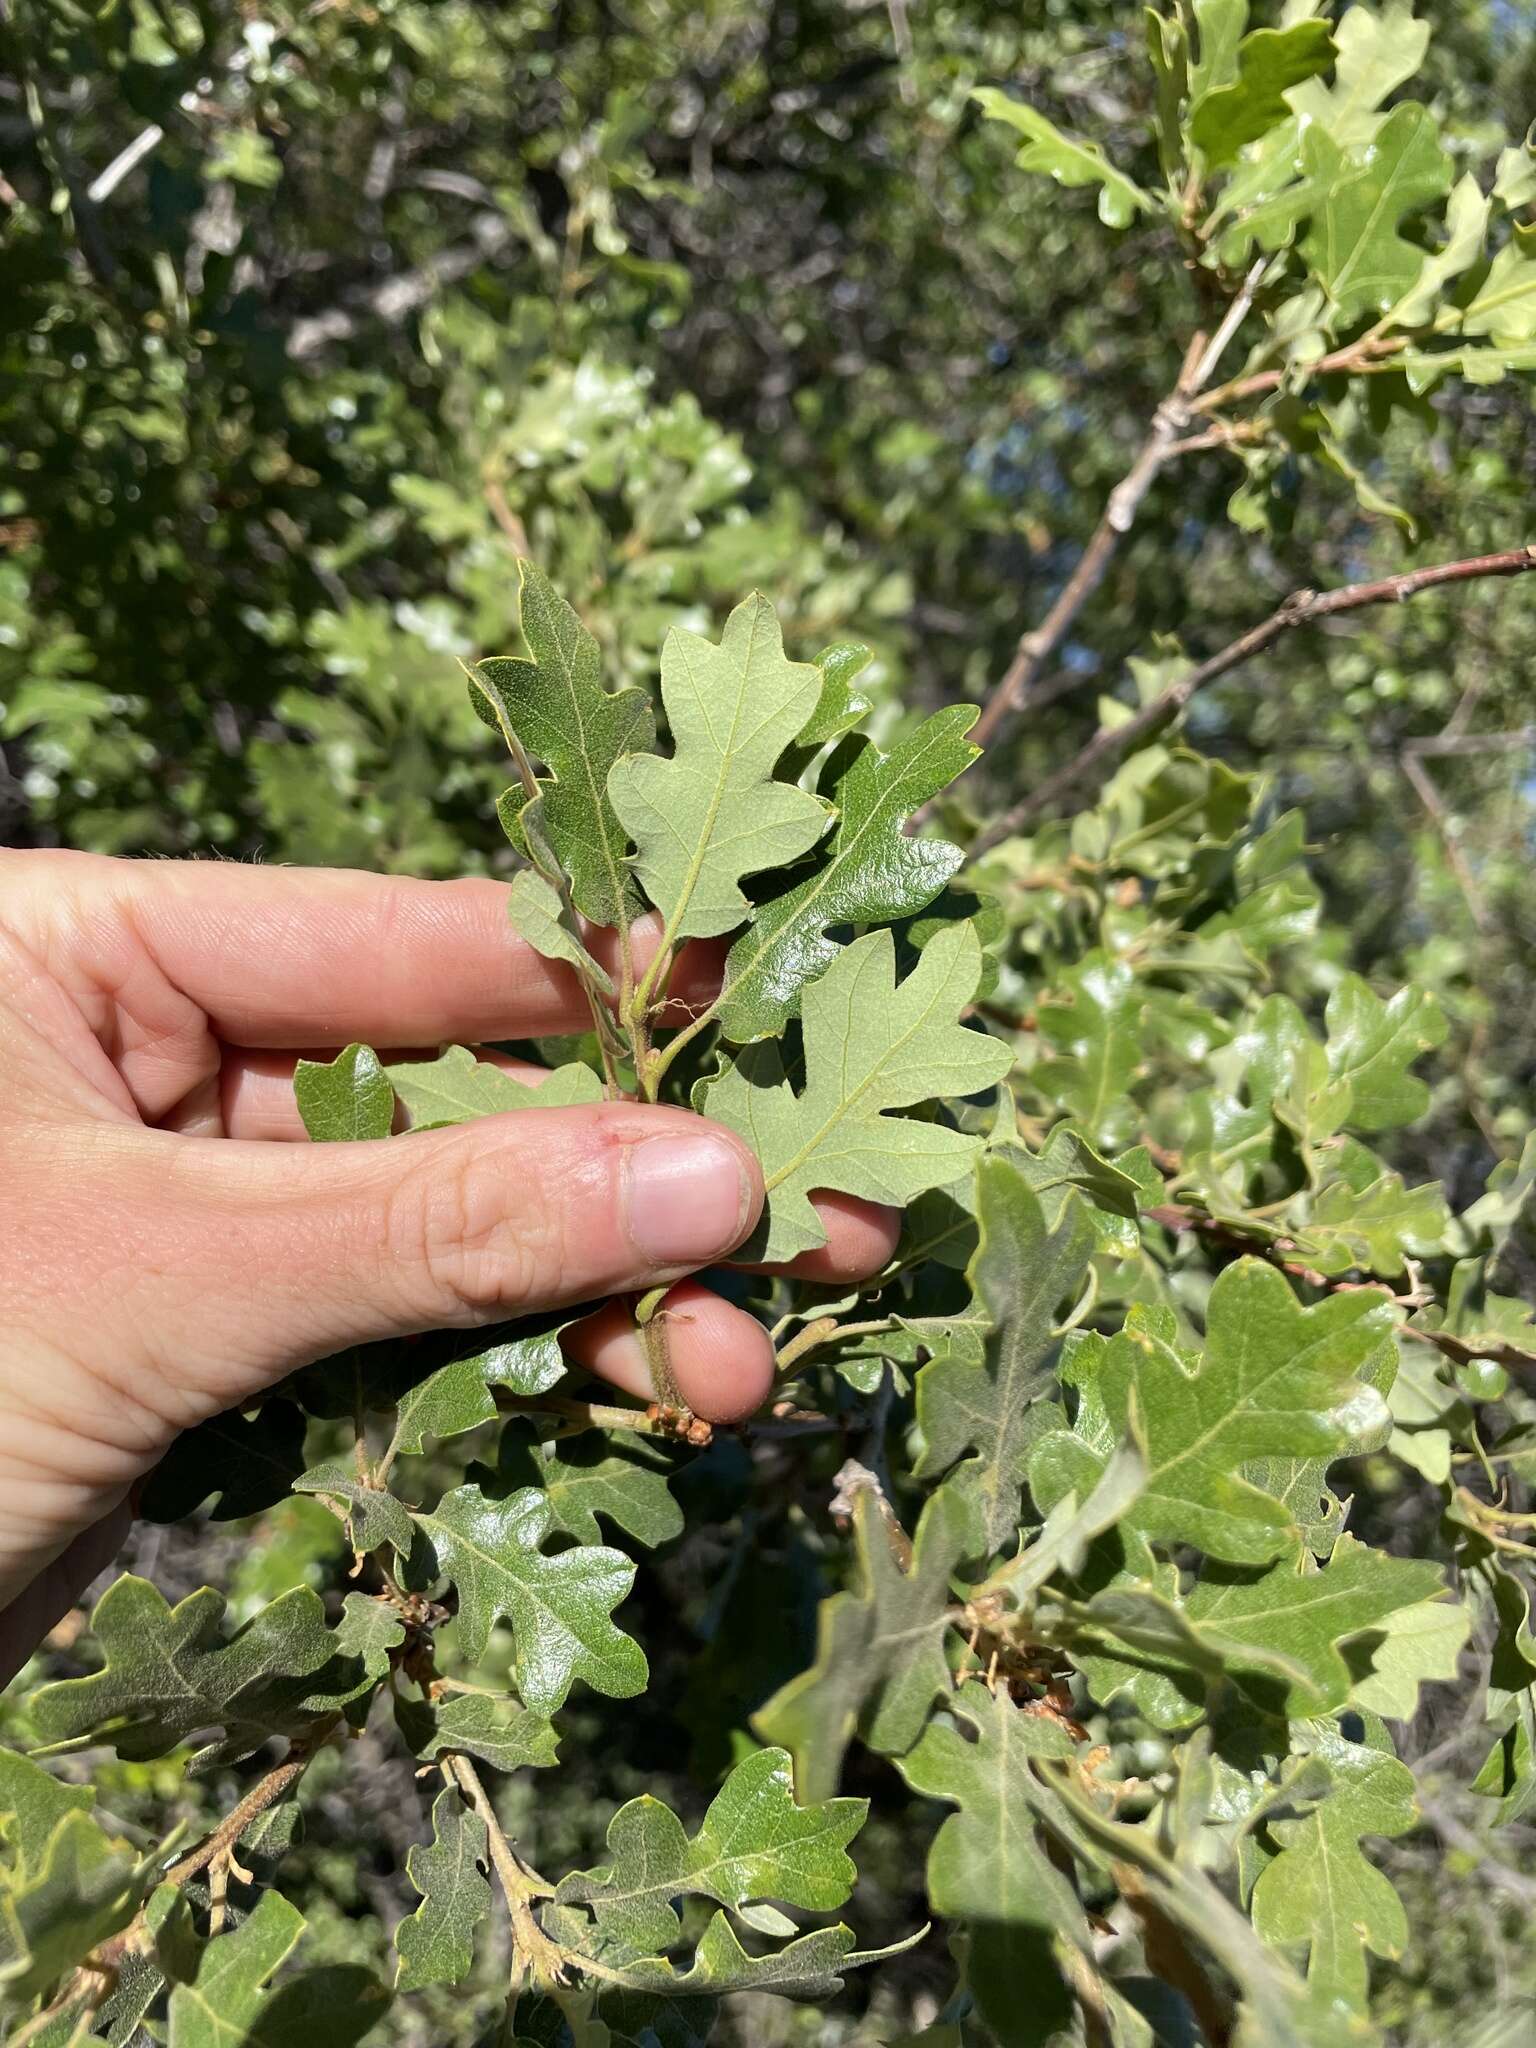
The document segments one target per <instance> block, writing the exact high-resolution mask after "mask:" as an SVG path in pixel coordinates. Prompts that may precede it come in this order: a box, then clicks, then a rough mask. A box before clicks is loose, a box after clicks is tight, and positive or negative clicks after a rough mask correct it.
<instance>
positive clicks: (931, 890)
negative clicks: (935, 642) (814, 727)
mask: <svg viewBox="0 0 1536 2048" xmlns="http://www.w3.org/2000/svg"><path fill="white" fill-rule="evenodd" d="M975 722H976V712H975V710H974V708H973V707H972V706H971V705H968V704H955V705H951V706H949V707H948V709H946V710H944V711H940V712H936V713H935V714H934V716H933V717H932V718H929V719H927V720H925V722H924V723H923V724H922V725H921V726H919V727H918V729H917V731H916V732H914V733H912V734H911V735H910V736H909V737H908V738H907V739H905V740H903V741H901V742H900V744H899V745H897V746H895V747H893V748H892V749H891V751H890V753H888V754H882V753H881V752H880V750H879V748H878V747H876V746H875V744H874V743H873V741H871V740H867V739H855V740H850V741H848V742H847V743H846V744H845V745H844V746H843V747H842V748H840V749H839V751H838V752H837V753H836V754H835V755H834V756H833V758H832V761H831V762H830V764H829V766H828V768H827V771H826V773H825V774H824V775H823V777H822V787H823V790H824V792H825V794H827V795H828V796H829V797H830V798H831V799H832V801H833V803H834V804H835V805H836V807H837V829H836V831H835V833H834V834H833V836H832V839H831V841H830V843H829V845H828V847H827V850H826V853H825V856H824V857H823V858H821V859H819V860H818V862H817V864H816V866H815V867H814V868H813V869H812V871H811V873H810V874H808V875H806V876H805V877H804V878H803V879H796V878H795V877H791V878H790V879H789V883H788V886H787V887H785V888H783V889H781V890H780V891H779V892H778V893H777V894H774V895H770V896H769V897H768V898H767V899H766V900H765V901H764V902H762V903H760V904H759V905H758V908H757V912H756V915H755V916H754V918H753V920H752V923H751V925H750V926H749V927H748V929H747V930H746V931H745V932H743V933H742V935H741V937H740V938H739V939H738V940H737V941H736V943H735V945H734V946H732V948H731V950H730V953H729V954H728V956H727V958H726V965H725V994H724V997H723V998H722V1002H721V1007H720V1025H721V1029H722V1030H723V1031H724V1032H725V1034H726V1036H727V1037H728V1038H732V1039H736V1040H738V1041H741V1042H745V1041H747V1040H750V1039H756V1038H764V1037H767V1036H769V1035H770V1034H772V1033H775V1032H778V1031H781V1030H782V1029H783V1027H784V1024H785V1021H786V1020H787V1019H788V1018H790V1017H792V1016H794V1015H795V1014H796V1013H797V1012H798V1010H799V1008H800V995H801V991H802V989H803V988H804V987H805V984H806V983H807V982H808V981H812V980H814V979H815V977H816V976H817V975H818V974H820V973H821V972H822V971H823V969H824V968H826V967H828V966H829V965H830V964H831V962H832V961H833V960H834V959H835V958H836V956H837V953H838V950H839V947H838V944H837V942H836V941H835V940H833V939H832V938H830V937H829V936H828V930H827V928H828V926H829V925H868V924H889V923H894V922H895V920H896V919H898V918H902V917H910V916H912V915H913V914H914V913H915V912H917V911H919V910H921V909H923V908H924V907H925V905H927V904H929V903H931V902H932V901H933V899H934V897H935V896H937V895H938V893H939V891H940V890H941V889H942V888H943V887H944V885H945V883H946V882H948V881H949V879H950V877H951V876H952V875H953V874H954V872H955V870H956V869H957V868H958V867H959V866H960V863H961V861H962V859H963V858H964V856H963V854H962V853H961V850H960V848H959V847H958V846H952V845H950V844H949V842H948V841H947V840H943V839H925V838H919V837H914V836H911V835H909V834H908V833H906V832H905V831H904V830H903V827H904V826H905V824H906V821H907V819H908V818H910V817H911V815H912V813H913V812H914V811H915V810H917V809H918V807H919V806H920V805H922V804H925V803H927V802H928V800H929V799H930V798H931V797H934V796H937V795H938V793H939V791H940V790H942V789H945V788H947V787H948V785H949V784H950V783H951V782H953V781H954V779H955V777H956V776H957V775H959V774H961V773H962V771H963V770H964V769H965V768H967V767H968V766H969V765H970V763H971V762H972V761H974V760H975V758H976V756H977V754H978V752H979V751H980V750H979V749H978V748H976V747H973V746H971V745H969V744H968V742H967V741H966V738H965V735H966V734H967V733H968V732H969V731H970V729H971V727H972V726H973V725H974V724H975Z"/></svg>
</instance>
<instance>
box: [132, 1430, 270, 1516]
mask: <svg viewBox="0 0 1536 2048" xmlns="http://www.w3.org/2000/svg"><path fill="white" fill-rule="evenodd" d="M304 1431H305V1422H304V1417H303V1414H302V1413H301V1412H300V1410H299V1409H297V1408H295V1407H294V1406H293V1404H292V1402H290V1401H264V1402H263V1403H262V1405H261V1407H260V1408H258V1409H257V1411H256V1413H255V1414H254V1415H241V1414H239V1413H237V1412H234V1411H232V1412H231V1413H229V1414H227V1415H214V1416H211V1417H210V1418H209V1420H208V1421H207V1422H200V1423H199V1424H198V1425H197V1427H196V1428H195V1429H185V1430H183V1431H182V1433H181V1435H180V1436H179V1437H177V1439H176V1441H175V1443H173V1444H172V1445H171V1448H170V1449H169V1451H167V1452H166V1454H165V1456H164V1457H163V1458H162V1459H161V1460H160V1463H159V1464H158V1465H157V1466H156V1467H155V1469H154V1471H153V1472H151V1474H150V1475H149V1478H148V1479H147V1480H146V1481H145V1482H144V1486H143V1490H142V1491H141V1493H140V1494H139V1502H138V1510H139V1514H140V1515H141V1516H142V1517H143V1519H144V1520H145V1521H146V1522H184V1521H185V1520H186V1519H187V1517H188V1516H189V1515H191V1514H192V1513H193V1512H194V1511H195V1510H196V1509H197V1508H199V1507H201V1506H202V1504H203V1502H204V1501H206V1500H207V1498H208V1496H209V1495H210V1494H217V1495H218V1496H219V1499H218V1505H217V1506H216V1507H213V1508H211V1509H210V1510H209V1513H208V1519H209V1520H210V1521H212V1522H234V1521H239V1520H240V1519H241V1518H242V1517H243V1516H245V1515H255V1514H259V1513H260V1512H261V1510H262V1509H263V1508H269V1507H272V1506H274V1505H275V1503H276V1502H278V1501H280V1500H283V1499H284V1498H286V1496H287V1494H288V1493H289V1491H290V1490H291V1488H292V1486H293V1482H294V1481H295V1480H296V1479H297V1478H298V1476H299V1474H300V1473H301V1472H302V1471H303V1470H304Z"/></svg>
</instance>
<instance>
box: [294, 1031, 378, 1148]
mask: <svg viewBox="0 0 1536 2048" xmlns="http://www.w3.org/2000/svg"><path fill="white" fill-rule="evenodd" d="M293 1093H294V1097H295V1099H296V1100H297V1102H298V1105H299V1115H300V1116H301V1117H302V1118H303V1119H304V1128H305V1130H306V1131H308V1133H309V1135H310V1137H311V1138H313V1139H314V1140H315V1141H316V1142H317V1143H320V1144H329V1143H332V1142H334V1141H336V1140H338V1139H352V1138H387V1137H388V1136H389V1133H390V1127H391V1125H392V1124H393V1123H394V1118H395V1091H394V1089H393V1088H392V1087H391V1086H390V1085H389V1079H388V1077H387V1075H386V1074H385V1072H384V1069H383V1068H382V1067H381V1066H380V1065H379V1056H378V1054H377V1053H376V1052H373V1051H372V1050H371V1049H370V1048H369V1047H368V1046H366V1045H349V1046H348V1047H347V1049H346V1050H345V1052H339V1053H337V1055H336V1057H335V1059H333V1060H329V1061H326V1060H300V1061H299V1063H298V1065H297V1066H296V1067H295V1068H294V1070H293Z"/></svg>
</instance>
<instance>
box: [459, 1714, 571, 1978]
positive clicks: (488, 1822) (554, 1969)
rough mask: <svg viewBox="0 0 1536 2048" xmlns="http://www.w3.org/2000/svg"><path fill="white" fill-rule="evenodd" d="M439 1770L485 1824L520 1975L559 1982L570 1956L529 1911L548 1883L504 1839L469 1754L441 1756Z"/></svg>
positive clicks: (546, 1893) (546, 1891) (545, 1893)
mask: <svg viewBox="0 0 1536 2048" xmlns="http://www.w3.org/2000/svg"><path fill="white" fill-rule="evenodd" d="M443 1768H444V1770H445V1771H446V1772H447V1773H448V1775H449V1776H450V1777H451V1778H452V1779H453V1781H454V1783H455V1784H456V1785H457V1786H458V1788H459V1790H460V1791H461V1792H462V1793H463V1794H464V1797H465V1798H466V1799H467V1800H468V1801H469V1803H470V1805H471V1806H472V1807H473V1808H474V1810H475V1812H476V1813H477V1814H478V1815H479V1816H480V1818H481V1820H483V1821H484V1823H485V1830H486V1836H487V1839H488V1841H489V1844H490V1851H491V1862H492V1864H493V1866H494V1867H495V1871H496V1878H497V1882H498V1883H499V1884H500V1886H501V1893H502V1897H503V1898H504V1899H505V1900H506V1902H507V1912H508V1914H509V1915H510V1917H511V1921H512V1947H513V1953H514V1955H515V1957H516V1963H517V1969H518V1975H519V1979H520V1977H521V1975H522V1974H527V1975H528V1976H531V1977H532V1979H533V1981H534V1983H535V1984H536V1985H538V1986H539V1988H540V1989H541V1990H549V1989H550V1988H552V1987H553V1986H555V1985H558V1984H564V1983H565V1982H566V1981H567V1978H568V1976H569V1973H570V1958H569V1957H568V1956H567V1954H566V1952H565V1950H564V1949H563V1948H561V1947H560V1945H559V1943H558V1942H554V1941H551V1940H550V1938H549V1936H548V1935H547V1934H546V1933H545V1932H544V1930H543V1928H542V1927H540V1925H539V1923H538V1919H537V1917H536V1916H535V1913H534V1905H535V1902H536V1901H537V1900H539V1899H541V1898H547V1897H548V1896H549V1887H548V1886H547V1885H543V1884H540V1883H539V1881H538V1879H537V1878H536V1877H535V1876H534V1874H533V1873H532V1872H531V1871H530V1870H528V1869H527V1868H526V1867H525V1865H524V1864H523V1862H522V1859H521V1858H520V1857H519V1856H518V1853H517V1851H516V1850H515V1849H514V1848H513V1847H512V1844H511V1843H510V1842H509V1841H508V1840H507V1837H506V1835H505V1833H504V1832H503V1830H502V1825H501V1822H500V1821H499V1820H498V1819H497V1818H496V1809H495V1807H494V1806H492V1804H491V1802H490V1799H489V1797H488V1796H487V1793H486V1789H485V1787H484V1785H483V1784H482V1783H481V1782H480V1773H479V1772H478V1771H477V1770H476V1769H475V1767H474V1765H473V1764H472V1763H471V1762H470V1760H469V1758H468V1757H467V1756H463V1755H460V1754H458V1753H455V1754H453V1755H450V1756H448V1757H446V1758H445V1759H444V1763H443ZM514 1981H517V1980H514Z"/></svg>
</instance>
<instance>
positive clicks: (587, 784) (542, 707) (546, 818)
mask: <svg viewBox="0 0 1536 2048" xmlns="http://www.w3.org/2000/svg"><path fill="white" fill-rule="evenodd" d="M518 574H519V576H520V578H521V579H522V588H521V596H520V617H521V622H522V628H523V638H524V639H525V640H526V641H527V643H528V648H529V652H530V653H531V654H532V656H533V659H532V661H516V660H509V659H495V660H491V661H482V662H478V663H477V664H476V665H475V667H474V668H473V669H472V670H471V671H470V675H469V682H470V698H471V701H472V702H473V703H474V706H475V709H476V710H477V711H478V712H479V714H480V716H481V717H482V718H483V719H484V721H485V723H486V724H487V725H489V726H491V727H492V728H493V729H494V730H496V731H499V732H500V733H501V734H502V736H503V737H504V738H505V739H506V740H507V741H508V744H509V745H511V744H512V742H513V741H515V742H516V743H517V745H518V746H520V747H521V748H522V749H523V751H524V753H526V754H528V755H531V756H532V758H533V759H534V760H535V761H541V762H543V764H544V766H545V767H546V768H547V769H548V770H549V774H550V778H551V779H550V780H548V781H545V782H543V783H541V785H540V789H541V792H542V798H543V808H542V814H541V829H542V832H543V835H544V837H545V838H546V839H547V841H548V843H549V845H550V847H551V849H552V850H553V852H554V854H555V856H556V858H557V859H558V860H559V862H560V865H561V867H562V868H563V869H564V871H565V873H566V874H567V875H568V876H569V878H570V883H571V894H572V896H573V897H574V899H575V903H576V908H577V909H578V910H579V911H580V912H581V913H582V915H583V916H584V917H590V918H591V919H592V920H593V922H594V923H596V924H605V925H611V924H620V923H623V922H625V921H626V920H627V919H628V918H629V917H630V916H632V915H633V914H634V912H635V911H636V910H637V909H638V908H639V892H638V891H637V890H636V888H635V885H634V881H633V878H632V876H631V874H630V871H629V865H628V860H627V858H626V856H627V853H628V841H627V839H626V838H625V834H624V828H623V826H622V825H621V824H620V823H619V821H618V819H617V818H616V817H615V815H614V811H613V806H612V804H610V802H609V801H608V772H609V770H610V769H611V768H612V766H613V764H614V762H615V761H617V760H618V759H619V757H620V756H621V755H623V754H628V753H633V752H639V751H643V750H644V749H645V748H647V747H649V746H650V745H651V744H652V742H653V740H654V739H655V734H656V727H655V720H654V718H653V716H652V713H651V705H650V699H649V698H648V697H647V696H646V694H645V692H644V691H643V690H637V689H625V690H619V691H617V692H616V693H615V694H613V695H612V696H610V695H609V694H608V692H607V691H606V690H604V688H603V682H602V659H601V656H600V654H599V652H598V646H597V642H596V641H595V640H594V639H593V638H592V635H591V634H590V633H588V632H587V631H586V629H585V628H584V627H583V625H582V624H581V621H580V620H579V619H578V618H577V616H576V614H575V612H573V611H572V610H571V607H570V606H569V605H568V604H567V603H566V602H565V600H564V599H563V598H560V597H557V596H556V595H555V592H554V590H553V589H552V588H551V586H550V584H549V582H548V580H547V579H546V578H545V577H544V576H543V575H542V574H541V573H540V571H539V570H537V569H536V568H535V567H534V566H533V564H532V563H531V562H519V563H518ZM525 802H526V798H525V796H524V793H523V791H521V790H517V791H516V792H513V793H511V794H510V796H509V800H508V802H507V803H506V804H505V805H504V806H503V807H502V817H503V822H504V823H506V824H508V825H509V827H510V828H511V831H512V835H513V841H514V844H516V843H517V841H518V837H519V835H518V831H517V819H518V816H519V814H520V812H521V811H522V809H523V807H524V804H525Z"/></svg>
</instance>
